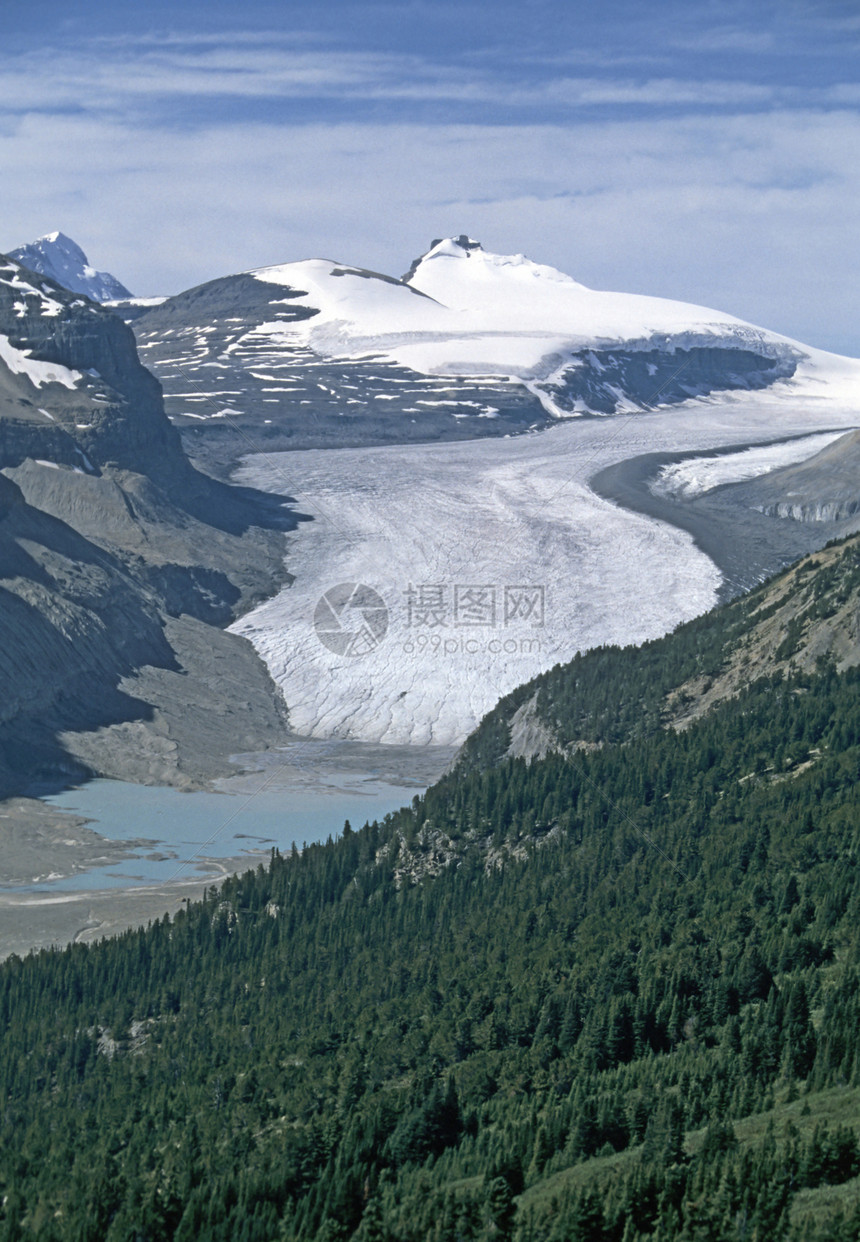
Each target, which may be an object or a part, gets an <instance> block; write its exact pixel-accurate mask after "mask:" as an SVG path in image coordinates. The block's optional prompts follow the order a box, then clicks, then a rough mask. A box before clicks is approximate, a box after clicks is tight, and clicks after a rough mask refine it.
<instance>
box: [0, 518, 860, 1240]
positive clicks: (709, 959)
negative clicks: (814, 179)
mask: <svg viewBox="0 0 860 1242" xmlns="http://www.w3.org/2000/svg"><path fill="white" fill-rule="evenodd" d="M858 578H860V575H858V573H857V550H856V544H855V543H852V542H849V543H847V544H845V545H844V546H842V547H840V548H835V549H830V550H828V552H827V553H826V554H822V557H821V558H820V562H819V564H818V565H817V566H816V565H813V566H812V567H807V568H805V570H804V572H803V573H802V574H801V575H800V580H801V581H802V583H803V586H802V589H801V587H800V585H799V582H798V577H797V571H791V572H790V573H789V574H788V575H784V576H783V577H782V578H781V579H777V580H775V581H774V582H773V583H771V584H769V585H768V586H767V587H766V588H763V591H764V592H765V594H764V595H763V594H761V593H760V594H759V595H758V596H756V597H755V598H754V599H752V600H747V601H742V602H741V603H740V604H739V605H738V606H737V608H736V611H734V612H732V611H731V610H722V612H721V613H720V614H715V615H716V618H717V619H716V620H714V619H713V618H711V619H710V620H708V619H704V620H703V621H702V622H700V623H695V624H696V625H697V626H699V627H700V628H699V630H698V631H696V629H695V626H694V628H693V630H692V631H690V630H689V628H688V629H687V630H685V631H681V632H679V635H678V636H676V637H672V638H669V639H667V640H665V641H664V642H663V644H662V645H659V646H657V647H655V645H652V646H651V648H650V649H649V651H646V652H645V654H644V655H642V656H640V657H637V656H636V654H635V653H632V652H629V651H627V652H617V651H602V652H598V653H595V654H594V656H593V657H586V658H584V659H582V660H579V661H576V662H574V664H573V665H572V666H568V668H567V669H566V670H565V669H560V670H556V671H555V672H554V673H553V674H551V675H549V676H550V678H551V685H552V687H553V695H554V696H555V697H554V699H553V701H555V702H556V703H558V702H561V701H562V700H563V699H564V696H565V695H567V696H568V698H567V699H564V701H566V702H567V701H569V702H570V703H573V704H574V708H573V709H572V712H571V713H570V714H569V718H570V719H575V720H576V722H577V723H576V731H577V733H578V734H579V736H580V737H581V736H583V731H584V730H588V729H589V728H592V727H593V734H592V740H593V741H595V742H597V743H600V744H599V745H597V746H595V747H593V748H592V749H588V750H578V751H570V752H569V753H567V754H562V753H554V754H550V755H549V756H547V757H546V758H545V759H543V760H536V761H534V762H532V763H527V762H526V761H525V760H523V759H507V760H503V761H501V762H496V763H495V765H494V766H490V767H483V766H481V765H480V764H478V763H477V762H472V763H471V764H468V763H464V764H462V765H461V766H460V767H459V768H458V770H457V771H456V772H455V773H453V774H451V775H450V776H449V777H447V778H446V779H444V780H443V781H442V782H440V783H439V784H438V785H437V786H435V787H434V788H433V789H432V790H430V791H428V793H427V795H426V796H425V798H424V799H422V800H416V802H415V803H414V804H413V806H412V807H410V808H405V809H404V810H403V811H402V812H400V813H399V814H398V815H396V816H391V817H389V818H388V819H386V821H385V822H384V823H383V824H374V825H371V826H366V827H365V828H364V829H362V830H361V831H359V832H352V831H344V834H343V836H342V837H341V838H340V839H339V840H337V841H335V842H330V843H329V844H327V845H324V846H316V847H311V848H309V849H308V850H307V851H306V852H305V853H304V854H303V855H301V856H298V855H295V856H293V857H288V858H281V857H274V858H273V859H272V863H271V866H270V867H269V868H267V869H262V868H261V869H260V870H258V871H257V872H251V873H248V874H247V875H246V876H244V877H241V878H238V879H234V880H231V881H229V882H227V883H226V884H225V885H224V886H223V887H222V888H221V889H220V890H215V889H213V890H212V891H211V893H210V894H209V896H208V898H207V900H206V901H205V902H204V903H201V904H200V905H198V906H192V907H190V908H189V909H188V911H187V913H185V914H183V915H182V916H181V917H178V918H177V919H176V920H174V922H173V923H169V922H168V921H167V920H165V921H164V922H162V923H159V924H158V925H156V926H153V927H150V928H149V929H148V930H147V931H145V932H139V933H134V934H131V933H130V934H127V935H125V936H123V937H121V938H118V939H117V940H114V941H108V942H105V943H103V944H101V945H98V946H94V947H89V948H88V947H84V946H78V947H74V948H72V949H70V950H68V951H66V952H64V953H50V954H49V953H42V954H40V955H38V956H34V957H32V958H29V959H27V960H25V961H18V960H14V959H13V960H10V961H9V962H8V963H6V964H5V965H4V966H3V967H2V968H0V1031H2V1032H3V1035H2V1038H3V1045H2V1046H3V1055H2V1061H0V1085H2V1090H0V1104H1V1105H2V1115H0V1137H2V1144H0V1196H2V1198H0V1202H2V1224H0V1238H20V1237H25V1238H29V1237H40V1238H63V1239H65V1238H75V1239H78V1238H79V1239H100V1240H102V1239H106V1240H108V1242H114V1240H115V1239H132V1238H134V1239H162V1238H177V1239H222V1238H223V1239H231V1240H232V1239H246V1238H247V1239H260V1240H265V1239H276V1238H277V1239H284V1240H293V1239H296V1240H297V1239H309V1240H310V1239H314V1240H317V1239H318V1240H320V1242H322V1239H337V1238H343V1239H347V1238H351V1237H355V1238H356V1239H367V1240H370V1239H381V1238H390V1239H398V1240H402V1242H412V1240H413V1239H414V1242H419V1240H420V1242H424V1240H425V1239H438V1240H439V1242H449V1240H450V1242H454V1240H455V1239H463V1240H466V1239H485V1238H486V1239H489V1238H500V1239H504V1238H515V1239H520V1240H521V1242H526V1240H528V1242H563V1240H565V1239H580V1238H581V1239H589V1242H592V1240H594V1242H601V1240H606V1242H609V1240H612V1242H616V1240H617V1242H633V1240H634V1239H637V1238H653V1239H661V1240H665V1239H679V1240H683V1242H687V1240H688V1239H700V1238H701V1239H704V1238H715V1239H734V1238H738V1239H741V1238H747V1239H748V1238H757V1239H768V1240H770V1239H780V1238H792V1239H796V1240H799V1239H809V1240H810V1242H815V1240H823V1239H825V1238H827V1239H841V1238H846V1239H847V1238H854V1237H856V1236H857V1234H858V1230H860V1215H858V1208H857V1199H858V1182H857V1178H858V1174H860V1148H858V1131H860V1108H858V1093H860V993H858V982H860V960H858V937H860V877H858V864H857V850H858V828H860V785H858V776H860V714H858V695H860V670H858V669H856V668H854V667H852V649H851V643H850V641H849V639H850V634H851V627H850V624H849V622H848V621H847V620H845V618H846V617H847V616H848V614H849V613H850V612H851V610H852V609H854V615H856V608H857V595H856V593H857V585H858ZM768 592H769V594H767V593H768ZM804 593H806V594H804ZM787 609H788V610H793V612H792V614H791V615H792V616H796V615H801V614H802V615H801V620H800V621H799V622H797V623H796V624H795V625H794V629H793V631H792V634H791V635H788V636H787V635H786V634H785V633H783V630H784V629H785V628H786V627H788V626H789V625H790V624H791V617H790V616H789V613H788V612H787V611H786V610H787ZM846 610H847V611H846ZM779 618H782V619H781V620H780V619H779ZM774 619H776V621H775V620H774ZM708 625H718V626H721V627H723V632H724V633H726V634H728V635H729V636H730V639H731V650H729V648H728V646H726V647H725V648H724V649H721V650H720V656H719V660H717V659H716V657H714V659H715V663H714V664H713V666H712V667H711V668H710V669H708V668H704V667H702V665H701V661H702V660H705V659H710V658H711V656H710V655H709V651H708V644H707V643H705V642H704V640H701V641H700V638H701V635H702V634H707V632H708V631H707V627H708ZM828 625H829V626H830V629H829V630H827V631H826V633H828V634H829V635H830V639H829V640H827V641H829V642H830V645H831V647H832V649H833V653H834V654H833V655H828V654H827V652H826V650H825V647H826V642H825V630H824V629H822V627H823V626H824V627H826V626H828ZM780 626H782V629H780ZM691 632H692V634H693V638H692V639H691V638H690V633H691ZM697 635H698V636H697ZM846 636H847V637H846ZM789 640H790V641H789ZM691 650H692V651H693V652H694V653H695V651H696V650H698V651H699V652H700V653H701V658H700V657H699V656H698V655H695V654H694V655H693V656H691ZM768 650H770V651H771V653H772V658H771V659H770V662H769V661H768V658H767V651H768ZM741 651H742V652H743V653H744V657H743V658H744V659H745V660H746V664H745V665H744V667H746V668H747V670H748V674H747V677H746V683H747V684H745V685H743V684H739V683H737V682H733V681H732V676H733V675H732V672H731V669H732V660H733V659H735V657H736V654H737V653H738V652H741ZM777 651H779V652H780V653H781V654H779V656H778V657H777V655H776V653H777ZM655 652H656V653H657V654H656V656H655V654H654V653H655ZM657 657H659V658H657ZM637 660H641V661H643V662H644V663H643V664H640V665H637ZM739 667H740V666H739ZM631 668H634V675H631ZM636 668H638V672H637V671H635V669H636ZM839 668H842V670H843V671H841V672H840V671H839ZM752 669H754V670H755V673H756V675H755V676H753V675H752V673H751V672H750V671H749V670H752ZM595 670H597V671H595ZM643 670H644V671H643ZM702 675H707V676H708V677H710V678H711V684H710V686H709V687H708V689H707V690H706V691H703V692H702V693H704V694H705V695H708V694H710V695H711V705H710V708H709V710H707V711H701V712H698V711H697V710H696V706H697V703H701V702H702V699H701V695H700V697H699V699H698V700H697V699H696V697H695V695H693V693H692V692H689V694H688V697H687V698H685V699H684V701H683V709H682V710H683V713H684V719H683V724H684V727H683V729H681V730H679V731H676V730H674V729H669V728H666V727H665V725H666V723H667V712H671V710H675V709H672V707H671V705H672V704H673V703H677V702H680V700H679V699H677V698H676V699H673V698H672V692H673V691H677V690H678V688H679V687H683V686H684V685H685V684H691V679H693V678H695V677H698V676H702ZM597 682H599V685H600V696H599V698H598V699H597V713H598V716H599V720H600V724H599V727H598V726H592V724H591V723H590V720H591V718H590V717H589V714H588V694H587V693H586V692H585V689H584V688H587V687H588V686H590V685H591V686H593V685H595V684H596V683H597ZM735 690H736V691H738V692H737V693H734V691H735ZM532 693H533V691H532ZM613 696H615V699H616V700H617V702H618V704H619V716H618V720H617V722H613V718H612V703H613V701H614V700H613ZM634 702H638V703H640V705H642V710H641V715H640V718H639V720H638V723H637V720H636V718H635V712H634V709H633V706H632V704H634ZM649 704H660V705H662V706H660V708H659V710H658V709H657V708H656V707H655V708H654V710H653V711H652V712H651V714H650V715H649V709H648V705H649ZM667 704H669V707H668V708H667V707H666V705H667ZM616 738H617V739H618V740H615V739H616ZM497 759H498V756H497Z"/></svg>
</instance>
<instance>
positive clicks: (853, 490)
mask: <svg viewBox="0 0 860 1242" xmlns="http://www.w3.org/2000/svg"><path fill="white" fill-rule="evenodd" d="M734 494H735V495H736V496H737V497H738V499H739V500H740V501H742V502H743V503H746V504H747V505H748V506H749V507H750V508H753V509H756V510H758V511H759V512H760V513H764V514H766V515H767V516H769V517H778V518H788V519H791V520H792V521H794V522H803V523H815V524H825V525H826V524H828V523H839V522H845V521H849V520H850V519H852V518H855V517H856V516H857V515H858V514H860V431H849V432H848V434H847V435H844V436H840V438H839V439H838V440H836V441H834V443H833V444H828V446H827V447H826V448H824V449H822V450H821V452H820V453H816V454H815V456H814V457H810V458H809V459H808V461H803V462H799V463H798V464H797V465H794V466H785V467H783V468H782V469H781V470H772V471H771V472H770V474H767V475H765V476H764V477H763V478H760V479H755V480H753V482H751V483H745V484H741V485H738V486H737V487H736V488H735V489H734Z"/></svg>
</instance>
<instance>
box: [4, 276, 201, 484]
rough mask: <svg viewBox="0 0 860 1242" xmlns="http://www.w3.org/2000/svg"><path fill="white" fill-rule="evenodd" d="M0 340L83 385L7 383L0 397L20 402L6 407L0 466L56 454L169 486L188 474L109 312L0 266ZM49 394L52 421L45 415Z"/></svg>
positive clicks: (22, 379)
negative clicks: (152, 478)
mask: <svg viewBox="0 0 860 1242" xmlns="http://www.w3.org/2000/svg"><path fill="white" fill-rule="evenodd" d="M0 333H2V334H3V335H4V336H5V337H6V338H7V339H8V342H9V346H11V347H12V349H14V350H17V351H19V352H20V353H22V354H23V355H24V356H25V359H29V360H32V361H33V362H36V363H38V362H43V363H54V364H57V365H58V366H60V367H63V368H66V369H67V370H69V371H71V372H72V373H75V374H77V375H78V377H79V378H77V379H76V380H74V381H73V382H71V383H70V384H69V383H65V384H64V383H49V382H47V383H46V382H43V383H42V384H40V385H39V386H38V388H34V385H33V384H32V383H31V382H30V381H29V379H28V378H27V375H26V372H20V371H19V372H18V373H17V374H12V375H11V377H10V375H9V374H8V373H7V374H6V375H5V376H3V377H2V378H3V379H4V380H5V383H4V384H3V388H5V389H6V391H5V392H2V390H0V396H6V397H7V398H8V397H12V396H14V397H15V398H17V400H16V401H15V405H16V407H17V409H10V408H9V401H8V400H7V401H6V402H4V411H3V414H4V417H3V424H4V425H3V428H2V435H3V440H2V441H0V463H2V465H15V464H18V462H19V461H21V460H23V459H24V458H25V457H50V456H51V455H52V454H57V455H59V460H60V461H61V462H62V463H63V464H65V465H70V466H80V465H81V453H83V454H86V456H87V457H88V458H89V459H90V461H91V462H92V466H93V468H99V467H102V466H118V467H120V468H122V469H131V470H141V471H143V472H145V473H152V474H157V475H158V476H159V477H161V478H164V479H165V481H167V480H170V479H172V480H174V481H178V479H179V478H181V477H182V476H183V475H184V474H185V473H186V472H187V463H186V461H185V458H184V454H183V452H182V448H181V444H180V441H179V437H178V435H177V434H176V432H175V430H174V429H173V428H172V427H171V425H170V422H169V420H168V419H167V418H166V417H165V415H164V409H163V405H162V400H161V388H160V386H159V384H158V381H157V380H156V379H155V378H154V377H153V376H152V375H151V374H150V373H149V372H148V371H147V370H146V369H145V368H144V367H143V366H142V365H141V363H140V360H139V358H138V356H137V348H136V344H135V340H134V335H133V333H132V332H131V330H130V329H129V328H128V327H127V326H126V325H125V324H124V323H123V322H122V321H121V320H120V319H119V318H118V317H117V316H116V315H114V314H113V313H112V312H111V311H109V310H105V309H103V308H102V307H100V306H98V305H96V304H95V303H94V302H90V301H89V300H87V299H84V298H81V297H79V296H76V295H75V294H72V293H69V292H68V290H66V289H62V288H61V287H60V286H58V285H56V284H55V283H53V282H50V283H49V282H48V281H46V280H45V278H44V277H40V276H38V275H35V274H34V273H30V272H27V271H26V269H24V268H22V267H20V266H19V265H18V264H15V263H13V262H11V261H10V260H8V259H2V258H0ZM25 365H26V363H25ZM10 388H11V391H10ZM48 394H50V406H51V409H50V415H51V416H52V417H50V418H49V417H46V416H45V415H44V414H40V413H39V408H40V407H44V402H43V400H42V397H43V396H45V399H46V400H47V399H48ZM16 414H17V417H16ZM70 439H71V441H72V442H73V443H70ZM78 450H80V451H78Z"/></svg>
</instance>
